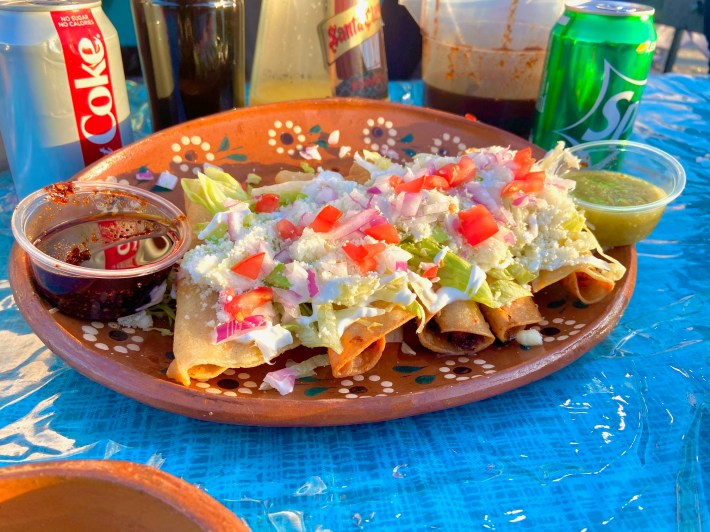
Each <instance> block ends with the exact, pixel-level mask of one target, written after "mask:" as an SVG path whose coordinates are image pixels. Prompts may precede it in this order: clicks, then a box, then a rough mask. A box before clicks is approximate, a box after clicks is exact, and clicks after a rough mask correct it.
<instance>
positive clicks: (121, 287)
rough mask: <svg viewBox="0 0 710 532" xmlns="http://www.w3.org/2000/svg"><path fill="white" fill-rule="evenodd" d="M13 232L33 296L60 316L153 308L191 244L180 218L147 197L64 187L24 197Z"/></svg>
mask: <svg viewBox="0 0 710 532" xmlns="http://www.w3.org/2000/svg"><path fill="white" fill-rule="evenodd" d="M12 232H13V234H14V236H15V239H16V241H17V243H18V244H19V245H20V246H21V247H22V249H23V250H24V251H25V252H26V253H27V254H28V256H29V261H30V265H31V268H32V273H33V275H34V281H35V285H36V287H37V290H38V291H39V293H40V294H41V295H42V296H43V297H44V298H45V299H47V300H48V301H49V302H50V303H52V304H53V305H55V306H56V307H57V308H58V309H59V310H60V311H61V312H63V313H64V314H67V315H70V316H74V317H77V318H85V319H96V320H111V319H116V318H118V317H121V316H127V315H130V314H133V313H135V312H136V311H139V310H142V309H143V308H145V307H146V306H149V305H151V304H153V303H155V302H158V301H160V299H161V298H162V293H163V291H164V289H165V284H164V283H165V281H166V279H167V276H168V274H169V273H170V270H171V269H172V267H173V265H174V264H175V262H176V261H177V260H178V259H179V258H181V257H182V255H183V254H184V253H185V251H187V249H188V247H189V245H190V227H189V224H188V222H187V219H186V217H185V215H184V214H183V213H182V211H181V210H180V209H178V208H177V207H176V206H175V205H173V204H172V203H171V202H169V201H167V200H165V199H164V198H161V197H160V196H158V195H157V194H153V193H152V192H148V191H146V190H143V189H140V188H137V187H133V186H129V185H122V184H117V183H104V182H66V183H58V184H54V185H50V186H48V187H45V188H43V189H41V190H38V191H36V192H34V193H32V194H30V195H29V196H27V197H26V198H24V199H23V200H22V201H21V202H20V203H19V205H18V206H17V208H16V209H15V212H14V213H13V217H12Z"/></svg>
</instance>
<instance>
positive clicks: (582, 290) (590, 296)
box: [562, 266, 614, 305]
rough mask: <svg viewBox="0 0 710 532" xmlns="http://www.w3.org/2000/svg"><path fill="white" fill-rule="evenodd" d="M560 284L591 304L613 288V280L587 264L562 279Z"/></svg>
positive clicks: (582, 300) (602, 297)
mask: <svg viewBox="0 0 710 532" xmlns="http://www.w3.org/2000/svg"><path fill="white" fill-rule="evenodd" d="M562 286H564V287H565V289H566V290H567V291H568V292H569V293H570V294H572V295H573V296H575V297H576V298H577V299H579V300H580V301H581V302H582V303H585V304H587V305H591V304H592V303H597V302H599V301H601V300H602V299H604V298H605V297H606V296H608V295H609V294H610V293H611V291H612V290H614V281H612V280H610V279H609V278H607V277H606V276H605V275H603V274H602V273H600V272H599V271H598V270H597V269H596V268H594V267H591V266H588V267H586V268H582V269H580V270H578V271H576V272H574V273H571V274H569V275H568V276H567V277H565V278H564V279H562Z"/></svg>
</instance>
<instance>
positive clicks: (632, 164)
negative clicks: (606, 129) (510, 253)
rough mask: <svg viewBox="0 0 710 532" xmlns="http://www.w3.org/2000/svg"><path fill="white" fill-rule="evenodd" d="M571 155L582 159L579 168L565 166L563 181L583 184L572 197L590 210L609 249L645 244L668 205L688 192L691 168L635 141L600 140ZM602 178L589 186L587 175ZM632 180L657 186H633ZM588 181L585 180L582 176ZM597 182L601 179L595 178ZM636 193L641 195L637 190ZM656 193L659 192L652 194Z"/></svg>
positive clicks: (596, 230)
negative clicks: (628, 177)
mask: <svg viewBox="0 0 710 532" xmlns="http://www.w3.org/2000/svg"><path fill="white" fill-rule="evenodd" d="M569 152H570V153H571V154H572V155H574V156H575V157H577V158H579V160H580V163H581V168H580V169H579V170H576V169H571V168H567V171H566V172H565V168H560V169H559V170H560V171H561V172H562V173H563V177H565V178H569V179H574V180H577V181H578V184H577V188H576V190H575V191H574V192H573V193H572V195H573V196H574V197H575V201H576V202H577V204H578V205H579V206H580V207H582V208H583V209H584V212H585V216H586V218H587V221H588V223H589V225H590V227H591V229H592V232H593V233H594V235H595V236H596V237H597V240H598V241H599V243H600V244H601V245H602V247H604V248H610V247H614V246H625V245H629V244H634V243H636V242H638V241H640V240H643V239H644V238H646V237H647V236H648V235H650V234H651V232H652V231H653V230H654V229H655V227H656V225H657V224H658V222H659V220H660V219H661V216H662V215H663V213H664V211H665V209H666V206H667V205H668V204H669V203H670V202H671V201H673V200H674V199H676V198H677V197H678V196H679V195H680V193H681V192H682V191H683V189H684V188H685V179H686V178H685V170H684V169H683V167H682V166H681V165H680V163H679V162H678V161H677V160H676V159H675V158H674V157H672V156H671V155H669V154H668V153H666V152H664V151H662V150H659V149H658V148H654V147H653V146H649V145H646V144H641V143H638V142H633V141H629V140H600V141H595V142H588V143H584V144H578V145H576V146H573V147H571V148H569ZM590 171H592V172H596V171H602V172H605V174H603V175H602V174H596V175H597V176H598V179H597V182H599V183H606V184H604V185H596V184H593V183H591V182H590V184H588V185H584V184H583V183H582V182H581V180H580V175H581V174H584V173H586V174H589V172H590ZM624 176H630V177H632V178H636V179H637V180H640V181H642V182H643V183H646V184H648V185H651V187H647V186H646V187H644V186H641V187H640V188H641V189H643V190H645V191H646V192H647V193H648V195H646V194H645V193H641V190H639V186H638V185H639V184H638V183H636V184H634V182H633V181H632V182H629V181H628V180H627V178H626V177H624ZM582 177H583V176H582ZM595 179H596V178H595ZM632 189H633V190H636V191H637V192H636V193H633V192H632ZM652 191H653V192H652Z"/></svg>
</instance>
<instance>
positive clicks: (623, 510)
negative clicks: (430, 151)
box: [0, 74, 710, 532]
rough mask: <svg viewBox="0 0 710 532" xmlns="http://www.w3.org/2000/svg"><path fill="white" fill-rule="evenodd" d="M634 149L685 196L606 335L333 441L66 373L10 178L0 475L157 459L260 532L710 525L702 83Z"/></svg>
mask: <svg viewBox="0 0 710 532" xmlns="http://www.w3.org/2000/svg"><path fill="white" fill-rule="evenodd" d="M134 89H135V88H134ZM134 96H135V98H136V101H137V102H138V103H140V98H141V95H140V94H134ZM392 99H393V100H397V101H409V102H411V103H415V104H416V103H419V102H420V101H421V86H420V85H418V84H416V83H415V84H408V83H397V84H392ZM135 117H136V118H135V122H134V127H135V128H136V129H138V130H141V131H145V128H146V124H144V123H141V120H142V119H143V118H144V117H145V114H144V113H142V112H140V110H137V112H136V113H135ZM634 138H635V139H636V140H640V141H643V142H647V143H649V144H652V145H654V146H657V147H659V148H661V149H663V150H666V151H668V152H669V153H671V154H672V155H674V156H676V157H677V158H678V159H679V160H680V161H681V163H682V164H683V166H684V167H685V169H686V171H687V174H688V185H687V187H686V190H685V192H684V194H683V195H682V196H681V197H680V198H679V199H678V200H676V201H675V202H674V203H673V204H671V206H670V208H669V209H668V210H667V212H666V214H665V216H664V217H663V219H662V221H661V223H660V225H659V226H658V227H657V229H656V230H655V232H654V233H653V234H652V235H651V237H650V238H649V239H647V240H645V241H643V242H641V243H640V244H638V246H637V250H638V254H639V259H638V280H637V283H636V290H635V292H634V296H633V298H632V300H631V303H630V305H629V307H628V309H627V311H626V313H625V315H624V316H623V318H622V320H621V322H620V323H619V325H618V326H617V327H616V329H615V330H614V331H613V332H612V333H611V334H610V336H609V337H608V338H607V339H606V340H605V341H603V342H602V343H601V344H600V345H598V346H597V347H596V348H595V349H593V350H592V351H590V352H589V353H587V354H586V355H585V356H583V357H582V358H581V359H579V360H578V361H577V362H575V363H573V364H571V365H570V366H568V367H566V368H564V369H562V370H561V371H558V372H556V373H554V374H553V375H551V376H549V377H547V378H545V379H542V380H540V381H538V382H535V383H533V384H530V385H528V386H525V387H523V388H520V389H517V390H514V391H511V392H508V393H505V394H502V395H499V396H497V397H494V398H491V399H488V400H485V401H481V402H478V403H473V404H470V405H466V406H462V407H458V408H453V409H449V410H445V411H441V412H436V413H432V414H426V415H422V416H418V417H413V418H407V419H401V420H396V421H389V422H384V423H378V424H371V425H361V426H348V427H335V428H298V429H294V428H282V429H278V428H259V427H240V426H231V425H218V424H212V423H207V422H203V421H197V420H193V419H188V418H184V417H181V416H178V415H174V414H170V413H166V412H162V411H160V410H156V409H154V408H151V407H149V406H145V405H143V404H141V403H138V402H136V401H134V400H132V399H129V398H126V397H123V396H121V395H119V394H117V393H115V392H113V391H111V390H108V389H106V388H104V387H102V386H100V385H99V384H96V383H94V382H92V381H90V380H88V379H86V378H84V377H82V376H81V375H79V374H78V373H76V372H75V371H73V370H72V369H70V368H68V367H67V366H66V365H65V364H64V363H63V362H62V361H61V360H60V359H59V358H58V357H57V356H55V355H54V354H52V353H51V352H50V351H49V350H48V349H47V348H45V347H44V346H43V345H42V343H41V342H40V341H39V340H38V339H37V337H36V336H35V335H34V334H33V333H32V332H31V330H30V329H29V327H28V326H27V324H26V323H25V322H24V320H23V319H22V317H21V316H20V314H19V312H18V310H17V307H16V305H15V303H14V301H13V298H12V294H11V291H10V287H9V283H8V281H7V261H8V255H9V251H10V247H11V245H12V235H11V233H10V229H9V218H10V216H11V213H12V208H13V206H14V202H15V198H14V194H13V192H12V183H11V180H10V177H9V175H8V173H7V172H5V173H4V174H0V465H11V464H18V463H25V462H33V461H39V460H56V459H78V458H93V459H96V458H99V459H107V460H111V459H120V460H131V461H134V462H139V463H144V464H150V465H153V466H155V467H157V468H160V469H162V470H164V471H167V472H169V473H172V474H174V475H176V476H178V477H181V478H183V479H185V480H187V481H188V482H191V483H193V484H195V485H197V486H199V487H200V488H202V489H203V490H205V491H206V492H207V493H209V494H210V495H212V496H213V497H215V498H216V499H217V500H219V501H220V502H222V503H223V504H224V505H225V506H227V507H228V508H230V509H231V510H232V511H234V512H235V513H236V514H237V515H239V516H240V517H242V518H243V519H244V520H245V521H246V522H247V523H248V525H249V526H250V527H251V528H252V529H253V530H254V531H262V530H263V531H274V530H277V531H288V532H291V531H313V532H316V531H318V532H325V531H327V530H331V531H347V530H406V531H414V530H446V531H449V530H451V531H458V530H481V529H484V530H523V529H525V530H527V529H531V528H535V529H537V530H576V531H582V530H701V529H703V528H710V508H709V507H708V499H710V364H709V362H710V350H709V349H708V340H709V339H710V326H709V325H708V318H707V306H708V301H709V300H710V299H709V298H708V294H709V293H710V289H709V288H708V286H709V284H708V281H707V277H708V275H709V272H710V253H708V252H709V251H710V249H709V247H708V241H709V240H710V236H709V235H710V232H709V231H708V227H710V207H709V205H710V140H709V139H710V78H708V77H707V76H696V77H690V76H684V75H674V74H670V75H664V76H654V77H651V79H650V80H649V84H648V87H647V90H646V93H645V95H644V99H643V103H642V105H641V110H640V112H639V116H638V119H637V122H636V126H635V131H634ZM0 528H1V527H0Z"/></svg>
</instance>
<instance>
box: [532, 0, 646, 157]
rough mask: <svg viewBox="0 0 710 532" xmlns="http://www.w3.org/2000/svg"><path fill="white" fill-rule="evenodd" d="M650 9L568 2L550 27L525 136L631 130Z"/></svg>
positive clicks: (621, 134)
mask: <svg viewBox="0 0 710 532" xmlns="http://www.w3.org/2000/svg"><path fill="white" fill-rule="evenodd" d="M653 13H654V9H653V8H652V7H648V6H645V5H641V4H634V3H629V2H612V1H596V2H594V1H593V2H582V3H579V2H575V3H571V2H570V3H568V4H567V5H566V8H565V12H564V13H563V15H562V17H560V19H559V20H558V22H557V24H556V25H555V27H554V28H553V29H552V33H551V34H550V41H549V45H548V53H547V62H546V65H545V70H544V72H543V76H542V83H541V84H540V93H539V95H538V100H537V104H536V107H535V119H534V123H533V130H532V134H531V137H530V139H531V141H532V142H533V143H534V144H537V145H538V146H540V147H542V148H544V149H551V148H552V147H554V146H555V144H556V143H557V142H558V141H560V140H561V141H564V142H565V143H566V144H567V145H576V144H580V143H582V142H590V141H594V140H607V139H626V138H628V137H629V135H631V131H632V129H633V125H634V120H635V118H636V113H637V112H638V106H639V103H640V101H641V95H642V94H643V89H644V87H645V86H646V79H647V77H648V73H649V71H650V70H651V62H652V60H653V52H654V50H655V48H656V30H655V27H654V25H653Z"/></svg>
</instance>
